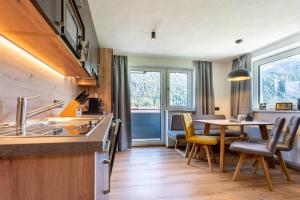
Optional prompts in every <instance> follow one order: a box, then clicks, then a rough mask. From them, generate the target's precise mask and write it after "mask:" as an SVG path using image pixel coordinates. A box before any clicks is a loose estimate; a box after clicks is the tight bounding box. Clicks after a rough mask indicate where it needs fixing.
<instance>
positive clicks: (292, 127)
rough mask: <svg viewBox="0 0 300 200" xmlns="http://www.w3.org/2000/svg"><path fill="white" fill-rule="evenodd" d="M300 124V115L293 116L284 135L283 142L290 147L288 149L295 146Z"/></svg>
mask: <svg viewBox="0 0 300 200" xmlns="http://www.w3.org/2000/svg"><path fill="white" fill-rule="evenodd" d="M299 124H300V117H298V116H293V117H292V118H291V119H290V121H289V124H288V126H287V128H286V131H285V133H284V136H283V144H284V145H285V146H286V147H287V148H288V150H291V149H292V148H293V144H294V140H295V137H296V134H297V131H298V128H299Z"/></svg>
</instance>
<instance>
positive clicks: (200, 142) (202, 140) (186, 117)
mask: <svg viewBox="0 0 300 200" xmlns="http://www.w3.org/2000/svg"><path fill="white" fill-rule="evenodd" d="M182 118H183V124H184V129H185V137H186V141H187V144H192V150H191V151H190V154H189V158H188V162H187V164H190V161H191V159H192V156H193V155H194V154H195V153H197V151H198V148H202V147H204V149H205V152H206V157H207V161H208V167H209V169H210V170H212V163H211V155H213V152H212V148H211V145H216V144H218V139H217V137H214V136H205V135H195V128H194V125H193V119H192V116H191V114H190V113H183V114H182Z"/></svg>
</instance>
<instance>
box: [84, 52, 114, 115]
mask: <svg viewBox="0 0 300 200" xmlns="http://www.w3.org/2000/svg"><path fill="white" fill-rule="evenodd" d="M112 56H113V49H110V48H100V70H99V71H100V72H99V75H100V76H99V78H100V87H99V88H94V87H90V88H89V91H90V94H91V95H92V96H95V94H96V95H97V96H98V97H99V98H101V100H102V101H103V104H104V111H105V112H106V113H111V112H112V110H113V108H112V73H113V71H112V70H113V69H112Z"/></svg>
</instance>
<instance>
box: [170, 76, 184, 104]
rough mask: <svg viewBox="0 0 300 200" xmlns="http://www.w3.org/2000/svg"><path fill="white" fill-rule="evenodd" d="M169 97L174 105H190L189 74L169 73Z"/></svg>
mask: <svg viewBox="0 0 300 200" xmlns="http://www.w3.org/2000/svg"><path fill="white" fill-rule="evenodd" d="M169 79H170V80H169V98H170V102H169V103H170V106H172V107H188V74H187V73H182V72H171V73H169Z"/></svg>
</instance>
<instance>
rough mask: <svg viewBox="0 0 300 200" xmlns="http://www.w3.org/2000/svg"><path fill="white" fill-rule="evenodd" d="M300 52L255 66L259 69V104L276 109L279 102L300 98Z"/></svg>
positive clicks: (294, 101) (266, 59)
mask: <svg viewBox="0 0 300 200" xmlns="http://www.w3.org/2000/svg"><path fill="white" fill-rule="evenodd" d="M299 53H300V51H299V50H291V51H288V52H284V53H281V54H278V55H275V56H272V57H269V58H265V59H263V60H259V61H257V62H256V64H254V67H255V68H257V75H258V80H257V83H258V84H257V93H258V96H257V99H258V103H266V104H267V108H272V109H274V108H275V104H276V103H278V102H292V103H294V105H296V103H297V99H299V98H300V54H299Z"/></svg>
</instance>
